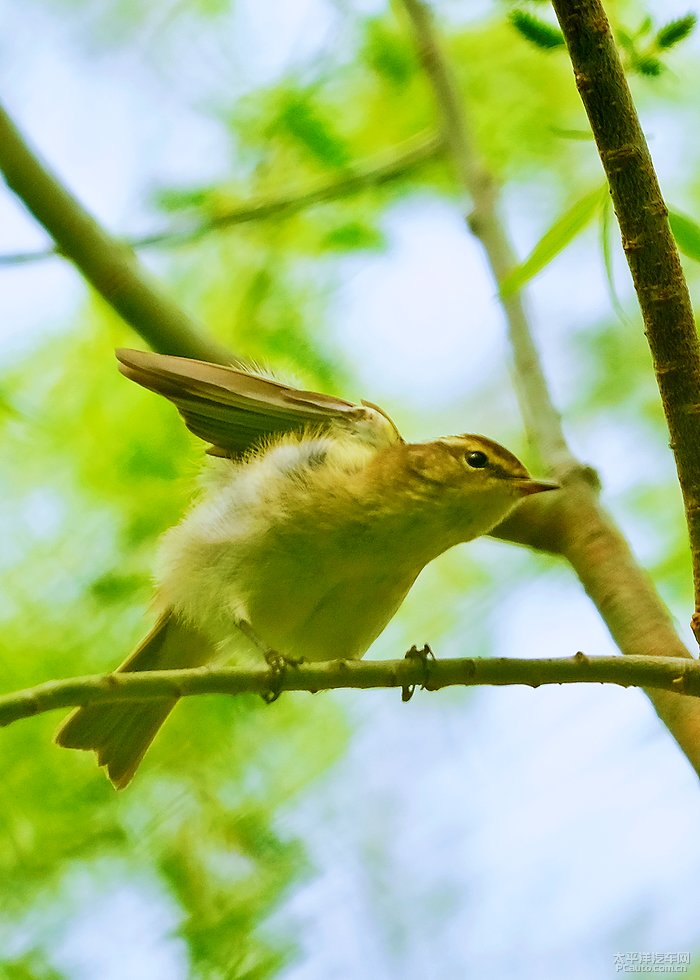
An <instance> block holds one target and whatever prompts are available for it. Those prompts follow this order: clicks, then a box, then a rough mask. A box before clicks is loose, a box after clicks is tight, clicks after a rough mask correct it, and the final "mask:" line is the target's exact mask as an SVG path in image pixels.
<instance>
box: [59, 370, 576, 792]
mask: <svg viewBox="0 0 700 980" xmlns="http://www.w3.org/2000/svg"><path fill="white" fill-rule="evenodd" d="M117 358H118V360H119V369H120V371H121V372H122V374H124V375H126V377H127V378H131V379H132V380H133V381H136V382H137V383H138V384H140V385H143V386H144V387H145V388H149V389H150V390H151V391H154V392H157V393H158V394H161V395H164V396H165V397H166V398H168V399H170V401H172V402H174V404H175V405H176V406H177V408H178V410H179V411H180V414H181V415H182V417H183V419H184V421H185V424H186V425H187V427H188V428H189V429H190V430H191V431H192V432H193V433H194V434H195V435H197V436H199V437H200V438H201V439H204V440H205V441H207V442H208V443H209V444H210V446H209V449H208V450H207V452H208V453H209V455H210V456H213V457H220V458H217V459H213V460H212V461H211V464H210V466H209V467H208V468H207V472H206V474H205V480H204V488H203V492H202V494H201V496H200V497H199V499H198V500H197V501H196V502H195V504H194V505H193V507H192V509H191V510H190V511H189V513H188V514H186V516H185V517H184V518H183V520H182V521H181V522H180V524H178V525H177V526H176V527H174V528H172V529H171V530H170V531H168V532H167V533H166V534H165V536H164V538H163V542H162V546H161V551H160V560H159V568H158V574H157V580H158V595H157V605H158V611H159V618H158V621H157V623H156V625H155V627H154V628H153V630H152V631H151V633H149V635H148V636H147V637H146V639H145V640H144V641H143V643H142V644H141V645H140V646H139V647H138V649H137V650H136V651H135V652H134V653H133V654H132V655H131V656H130V657H129V659H128V660H126V661H125V662H124V663H123V664H122V665H121V667H119V668H118V669H119V670H122V671H133V670H164V669H170V668H178V667H198V666H201V665H203V664H206V663H210V662H211V661H213V660H218V659H219V658H221V659H223V658H227V659H228V658H230V659H233V660H234V661H235V662H237V663H246V662H248V663H251V662H258V663H262V662H264V659H263V658H264V657H265V656H266V654H268V655H269V654H271V653H272V652H273V651H275V652H277V654H279V655H281V656H282V657H285V658H289V659H290V660H292V659H306V660H312V661H320V660H332V659H345V658H348V659H349V658H359V657H362V656H363V654H364V653H365V651H366V650H367V648H368V647H369V646H370V644H371V643H372V642H373V640H375V639H376V637H377V636H379V634H380V633H381V632H382V630H383V629H384V627H385V626H386V625H387V623H388V622H389V620H390V619H391V618H392V616H393V615H394V613H395V612H396V611H397V609H398V608H399V606H400V605H401V603H402V601H403V599H404V598H405V596H406V594H407V592H408V590H409V589H410V588H411V586H412V585H413V583H414V581H415V579H416V577H417V576H418V574H419V572H420V571H421V570H422V569H423V568H424V567H425V565H427V564H428V562H430V561H432V560H433V558H437V556H438V555H440V554H442V553H443V552H444V551H447V549H448V548H451V547H453V546H454V545H456V544H459V543H460V542H463V541H470V540H471V539H472V538H476V537H478V536H479V535H481V534H485V533H486V532H488V531H490V530H491V529H492V528H493V527H494V526H495V525H496V524H498V523H499V522H500V521H501V520H503V518H504V517H505V516H506V515H507V514H508V513H509V512H510V511H511V510H512V509H513V508H514V507H515V506H516V505H517V504H518V502H519V501H521V500H522V499H523V498H524V497H527V496H529V495H531V494H534V493H539V492H541V491H545V490H553V489H556V488H557V485H556V484H554V483H549V482H544V481H540V480H534V479H532V477H531V476H530V475H529V473H528V472H527V470H526V469H525V467H524V466H523V465H522V463H521V462H520V461H519V460H518V459H516V457H515V456H513V455H512V453H509V452H508V450H507V449H504V448H503V447H502V446H499V445H498V443H496V442H492V441H491V440H490V439H486V438H485V437H484V436H478V435H458V436H447V437H444V438H441V439H436V440H435V441H433V442H426V443H407V442H405V441H404V440H403V439H402V438H401V436H400V435H399V432H398V430H397V428H396V426H395V425H394V423H393V422H392V420H391V419H390V418H389V416H388V415H387V414H386V413H385V412H383V411H382V409H380V408H378V407H377V406H376V405H373V404H371V403H370V402H364V401H363V402H362V403H361V404H359V405H356V404H352V403H351V402H347V401H343V400H342V399H339V398H334V397H332V396H329V395H323V394H318V393H316V392H312V391H301V390H298V389H296V388H292V387H289V386H287V385H284V384H281V383H280V382H278V381H273V380H270V379H269V378H266V377H263V376H262V375H260V374H255V373H252V372H248V371H242V370H237V369H234V368H230V367H222V366H220V365H217V364H208V363H206V362H204V361H195V360H190V359H188V358H180V357H170V356H165V355H160V354H151V353H144V352H141V351H132V350H120V351H117ZM174 705H175V699H162V700H153V701H145V702H141V703H139V704H134V703H126V702H122V703H114V704H100V705H94V706H86V707H83V708H78V709H77V710H76V711H74V712H73V713H72V714H71V715H70V717H69V718H68V719H67V721H66V722H65V723H64V725H63V727H62V728H61V729H60V731H59V732H58V735H57V737H56V740H57V742H58V744H59V745H63V746H66V747H67V748H76V749H92V750H94V751H95V752H96V753H97V759H98V763H99V765H101V766H106V767H107V772H108V775H109V777H110V779H111V780H112V782H113V783H114V785H115V786H116V787H118V788H122V787H124V786H126V785H127V784H128V783H129V781H130V780H131V779H132V777H133V775H134V773H135V771H136V768H137V766H138V764H139V762H140V761H141V759H142V758H143V755H144V753H145V751H146V749H147V748H148V746H149V745H150V743H151V741H152V740H153V738H154V736H155V735H156V732H157V731H158V729H159V728H160V726H161V725H162V724H163V722H164V721H165V719H166V717H167V716H168V714H169V713H170V711H171V710H172V708H173V707H174Z"/></svg>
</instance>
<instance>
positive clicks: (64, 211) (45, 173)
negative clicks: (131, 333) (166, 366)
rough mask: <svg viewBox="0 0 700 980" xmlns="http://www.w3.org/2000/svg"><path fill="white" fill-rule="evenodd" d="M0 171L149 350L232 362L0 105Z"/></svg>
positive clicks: (62, 249) (58, 244)
mask: <svg viewBox="0 0 700 980" xmlns="http://www.w3.org/2000/svg"><path fill="white" fill-rule="evenodd" d="M0 171H2V174H3V175H4V178H5V181H6V182H7V185H8V187H10V189H11V190H13V191H14V192H15V194H16V195H17V196H18V197H19V198H20V200H21V201H22V202H23V203H24V205H25V206H26V207H27V208H28V209H29V211H31V213H32V214H33V215H34V217H35V218H36V219H37V221H39V222H40V224H42V225H43V226H44V228H45V229H46V230H47V231H48V233H49V234H50V235H51V237H52V238H53V240H54V241H55V242H56V245H57V247H58V249H59V250H60V251H61V253H62V254H63V255H65V256H66V258H68V259H70V260H71V261H72V262H73V263H74V264H75V265H76V266H77V267H78V269H79V270H80V272H81V273H82V274H83V276H84V277H85V278H86V279H87V281H88V282H89V283H91V284H92V285H93V286H94V287H95V289H96V290H97V292H98V293H100V295H101V296H102V297H103V298H104V299H105V300H106V302H107V303H109V305H110V306H111V307H112V308H113V309H114V310H116V312H117V313H118V314H119V315H120V316H121V317H123V319H124V320H126V322H127V323H128V324H130V326H132V327H133V328H134V330H135V331H136V332H137V333H138V334H140V335H141V337H143V339H144V340H145V341H146V343H147V344H149V345H150V346H151V347H152V348H153V350H156V351H160V353H162V354H180V355H183V356H185V357H196V358H200V359H202V360H205V361H217V362H220V363H229V364H230V363H231V362H232V361H233V360H235V358H233V355H232V354H230V353H229V351H227V350H226V348H225V347H223V346H222V345H220V344H218V343H217V342H216V341H215V340H213V339H210V338H209V337H208V336H207V334H206V332H205V331H204V330H202V329H201V328H200V327H199V326H198V325H197V324H196V323H195V322H194V321H193V320H191V319H190V318H189V317H188V316H187V315H186V314H185V313H184V312H183V311H182V310H181V309H179V307H178V306H177V305H176V304H175V303H173V302H172V301H171V300H170V299H168V297H167V296H166V295H165V293H163V292H161V290H160V288H159V286H157V285H156V283H155V282H153V281H152V280H151V278H150V276H149V275H148V274H147V273H146V271H145V269H143V268H142V267H141V266H140V265H139V263H138V261H137V260H136V258H135V256H134V255H133V254H132V253H131V252H130V251H129V249H127V248H125V247H124V246H123V245H121V244H120V243H119V242H118V241H116V239H114V238H112V237H111V236H110V235H108V234H107V232H106V231H104V230H103V229H102V228H101V227H100V225H99V224H98V223H97V222H96V221H95V219H94V218H93V217H92V215H90V214H88V212H87V211H86V210H85V209H84V208H83V207H82V206H81V204H80V203H79V201H78V200H77V199H76V198H75V197H73V195H72V194H71V193H70V191H68V190H67V189H66V188H65V187H63V186H62V184H61V183H60V182H59V181H58V179H57V178H56V177H54V175H53V174H51V173H50V172H49V170H48V169H47V168H46V167H45V166H44V165H43V164H42V163H41V162H40V161H39V160H38V159H37V157H36V156H35V155H34V154H33V153H32V151H31V150H30V149H29V147H28V146H27V144H26V143H25V141H24V140H23V139H22V137H21V135H20V133H19V132H18V130H17V129H16V127H15V126H14V124H13V122H12V120H11V119H10V117H9V116H8V114H7V113H6V112H5V110H4V109H3V108H2V106H0Z"/></svg>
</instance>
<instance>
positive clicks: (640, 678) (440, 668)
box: [0, 653, 700, 727]
mask: <svg viewBox="0 0 700 980" xmlns="http://www.w3.org/2000/svg"><path fill="white" fill-rule="evenodd" d="M515 684H524V685H527V686H528V687H533V688H534V687H541V686H542V685H545V684H616V685H618V686H620V687H641V686H644V687H647V688H649V687H654V688H658V689H659V690H662V691H676V692H679V693H678V694H676V695H675V696H676V697H678V698H682V699H685V700H687V701H688V702H690V703H696V702H695V701H694V700H692V699H693V698H696V697H700V663H698V662H693V661H688V660H686V659H682V658H675V659H673V658H669V657H625V658H622V657H587V656H586V655H585V654H583V653H577V654H576V655H575V656H573V657H562V658H549V659H542V660H532V659H517V658H513V659H510V658H507V657H481V658H460V659H449V660H428V661H426V662H423V661H421V660H419V659H416V658H409V659H404V660H378V661H371V660H367V661H364V660H330V661H327V662H325V663H303V664H300V665H299V666H294V667H292V666H289V667H287V668H286V669H285V670H284V672H283V673H282V674H281V675H278V674H271V673H270V670H269V669H267V668H245V667H220V668H217V669H209V668H206V667H198V668H194V669H189V670H154V671H142V672H133V673H115V674H106V675H105V674H98V675H93V676H89V677H75V678H70V679H68V680H59V681H48V682H47V683H45V684H39V685H37V686H36V687H32V688H28V689H26V690H24V691H17V692H16V693H14V694H6V695H3V696H2V697H0V727H3V726H6V725H10V724H12V723H13V722H15V721H18V720H19V719H21V718H30V717H33V716H34V715H38V714H43V713H44V712H47V711H54V710H56V709H58V708H69V707H78V706H81V705H86V704H102V703H105V702H115V701H134V702H136V703H137V704H138V703H141V702H143V701H148V700H152V699H157V698H173V697H175V698H182V697H189V696H191V695H195V694H244V693H256V694H264V693H266V692H268V691H269V690H270V688H271V687H273V688H274V690H275V692H277V691H278V690H279V691H311V692H316V691H330V690H337V689H338V688H353V689H358V690H366V689H368V688H390V687H398V688H402V689H406V688H412V687H415V686H419V685H420V686H422V687H424V688H425V689H426V690H429V691H438V690H441V689H442V688H444V687H454V686H462V687H476V686H480V685H496V686H511V685H515ZM691 696H692V697H691Z"/></svg>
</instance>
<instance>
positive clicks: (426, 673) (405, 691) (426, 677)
mask: <svg viewBox="0 0 700 980" xmlns="http://www.w3.org/2000/svg"><path fill="white" fill-rule="evenodd" d="M405 659H406V660H420V661H421V662H422V664H423V683H422V684H421V686H420V687H421V691H424V690H425V689H426V688H427V687H428V682H429V681H430V670H429V667H428V662H429V661H430V660H435V654H434V653H433V651H432V650H431V649H430V647H429V646H428V644H427V643H424V644H423V647H422V649H420V650H419V649H418V647H417V646H416V645H415V644H414V645H413V646H412V647H411V649H410V650H409V651H408V653H407V654H406V655H405ZM415 689H416V685H415V684H409V685H407V686H406V687H402V688H401V700H402V701H403V702H404V703H405V702H407V701H410V700H411V698H412V697H413V692H414V691H415Z"/></svg>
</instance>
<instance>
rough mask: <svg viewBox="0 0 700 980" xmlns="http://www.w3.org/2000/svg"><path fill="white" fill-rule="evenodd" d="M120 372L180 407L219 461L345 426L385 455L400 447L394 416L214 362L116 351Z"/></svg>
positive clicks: (370, 407) (121, 350)
mask: <svg viewBox="0 0 700 980" xmlns="http://www.w3.org/2000/svg"><path fill="white" fill-rule="evenodd" d="M116 355H117V360H118V361H119V370H120V371H121V373H122V374H123V375H125V377H127V378H130V379H131V380H132V381H136V382H137V384H140V385H143V387H144V388H149V389H150V390H151V391H155V392H156V393H157V394H159V395H164V396H165V398H168V399H169V400H170V401H171V402H173V403H174V404H175V406H176V407H177V410H178V411H179V412H180V415H182V418H183V419H184V421H185V425H186V426H187V428H188V429H189V430H190V432H193V433H194V434H195V435H196V436H199V438H200V439H204V440H205V441H206V442H209V443H211V448H210V450H208V451H209V452H211V453H212V454H213V455H222V456H239V455H241V454H242V453H244V452H246V450H248V449H250V448H251V447H252V446H254V445H256V444H257V443H259V442H260V441H261V440H262V439H264V438H265V437H267V436H270V435H276V434H283V433H286V432H298V431H302V430H303V429H315V430H319V429H321V430H322V429H323V428H331V427H337V426H341V427H343V428H345V429H346V430H347V431H349V432H350V433H352V434H353V435H356V436H357V437H358V438H359V439H362V440H363V441H364V442H367V443H370V444H371V445H374V446H376V447H377V448H380V447H382V446H385V445H390V444H392V443H394V442H401V441H402V440H401V436H400V435H399V432H398V430H397V428H396V426H395V425H394V423H393V422H392V420H391V419H390V418H389V416H388V415H387V414H386V413H385V412H383V411H382V409H381V408H378V407H377V406H376V405H371V404H369V403H367V402H362V403H361V404H359V405H355V404H353V403H352V402H347V401H344V400H343V399H342V398H334V397H333V395H324V394H321V393H319V392H316V391H302V390H300V389H298V388H292V387H290V386H289V385H285V384H282V383H280V382H279V381H272V380H269V379H268V378H264V377H262V376H261V375H258V374H252V373H247V372H243V371H239V370H236V369H234V368H231V367H225V366H223V365H220V364H209V363H208V362H207V361H195V360H192V359H190V358H188V357H172V356H170V355H167V354H153V353H150V352H146V351H137V350H126V349H120V350H117V351H116Z"/></svg>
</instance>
